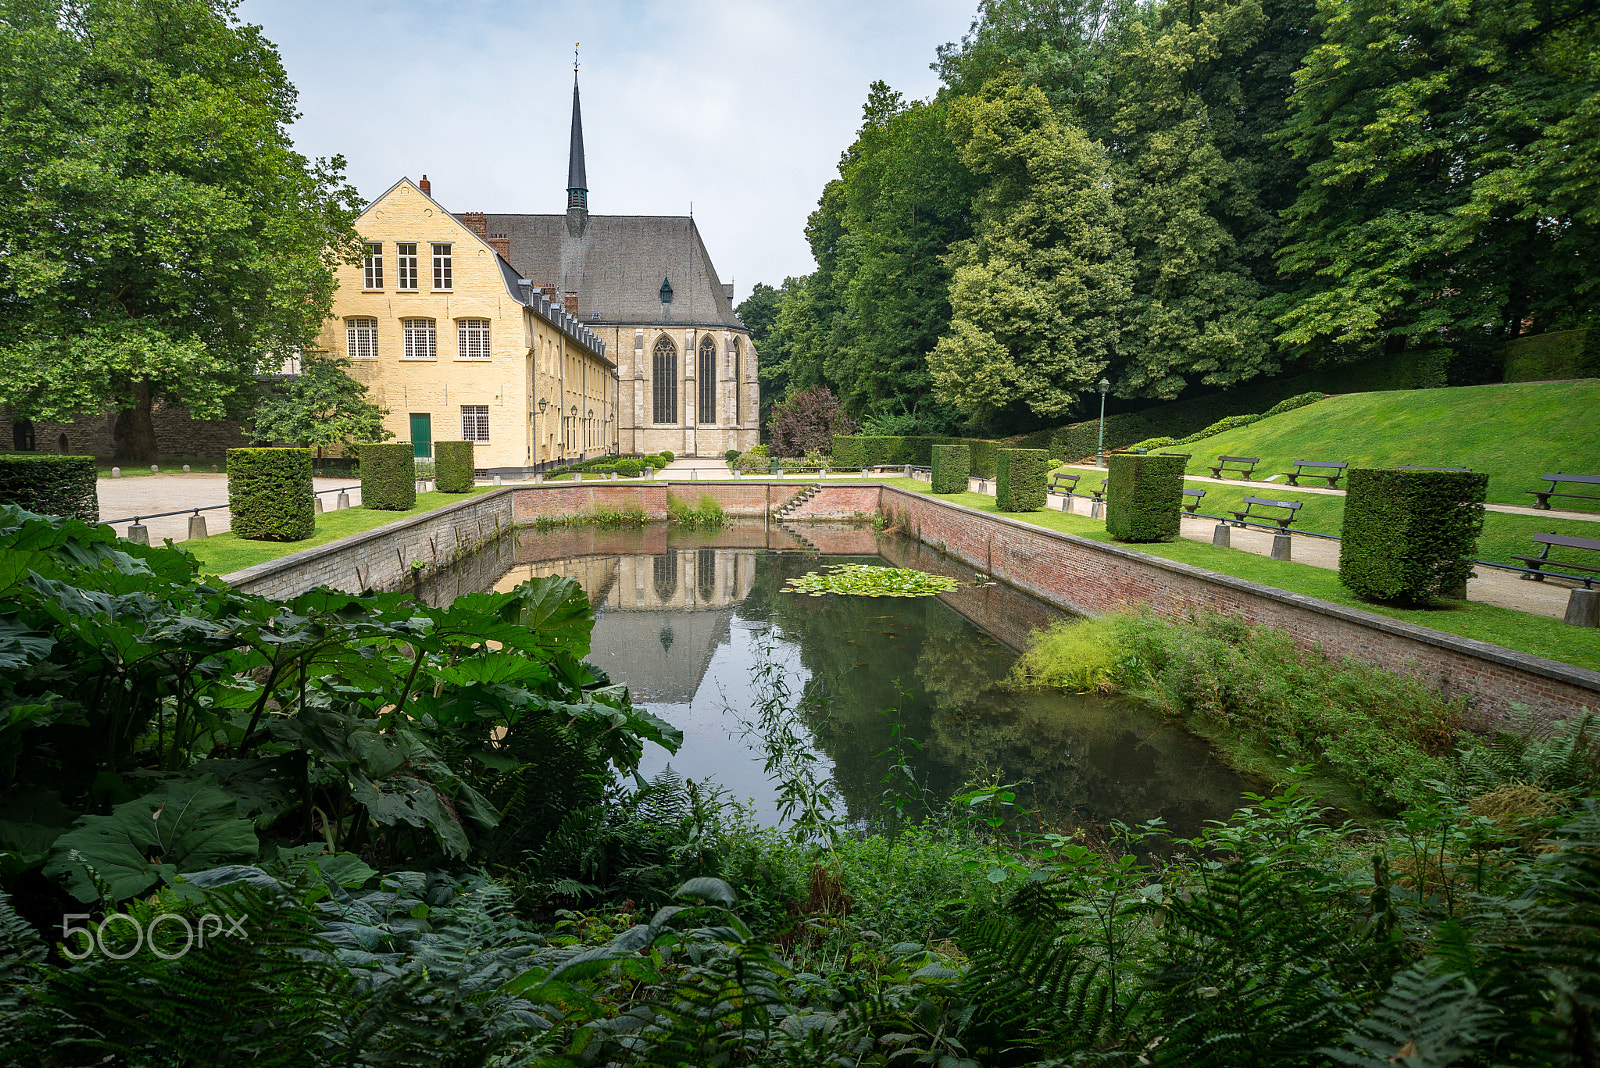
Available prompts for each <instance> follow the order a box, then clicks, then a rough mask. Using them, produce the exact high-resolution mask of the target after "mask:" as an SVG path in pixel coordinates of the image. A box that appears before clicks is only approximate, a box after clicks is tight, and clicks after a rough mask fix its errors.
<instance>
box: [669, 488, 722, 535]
mask: <svg viewBox="0 0 1600 1068" xmlns="http://www.w3.org/2000/svg"><path fill="white" fill-rule="evenodd" d="M667 517H668V519H670V520H671V521H672V522H674V523H681V524H683V525H684V526H690V527H720V526H722V524H723V523H724V522H726V521H727V516H726V514H725V513H724V512H723V510H722V505H720V504H718V503H717V501H716V498H714V497H712V496H711V495H710V494H709V493H702V494H701V495H700V500H699V502H698V503H696V504H693V505H691V504H690V503H689V502H688V501H686V500H684V499H683V498H682V497H678V496H674V495H673V494H671V493H669V494H667Z"/></svg>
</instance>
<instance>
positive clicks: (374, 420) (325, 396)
mask: <svg viewBox="0 0 1600 1068" xmlns="http://www.w3.org/2000/svg"><path fill="white" fill-rule="evenodd" d="M349 366H350V361H349V360H346V359H344V358H343V357H333V356H327V355H324V354H322V353H318V352H315V351H308V352H307V353H306V354H305V356H303V357H302V358H301V360H300V367H299V371H298V373H296V374H282V375H274V376H272V377H271V378H268V379H266V381H265V382H263V383H262V385H261V386H260V387H259V396H258V397H257V399H256V403H255V406H254V407H253V408H252V409H251V411H250V438H251V440H252V441H253V442H255V443H256V444H257V445H272V444H275V443H277V442H280V441H281V442H284V443H285V444H288V445H294V446H297V447H299V448H307V449H316V450H317V466H318V467H321V466H322V450H323V449H325V448H327V447H329V446H331V445H349V444H351V443H352V442H357V441H383V440H384V439H386V438H392V437H394V434H393V432H391V431H389V430H388V429H386V428H385V427H384V425H383V417H384V416H386V415H388V414H389V412H388V410H387V409H384V408H379V407H378V406H377V405H375V404H373V403H371V402H370V401H368V400H367V387H366V386H364V385H362V384H361V383H360V382H357V381H356V380H355V379H353V378H351V377H350V375H349V374H348V373H347V369H348V368H349Z"/></svg>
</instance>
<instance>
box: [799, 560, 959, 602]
mask: <svg viewBox="0 0 1600 1068" xmlns="http://www.w3.org/2000/svg"><path fill="white" fill-rule="evenodd" d="M828 572H829V574H826V575H824V574H823V573H822V572H820V571H810V572H807V573H806V574H804V575H801V576H800V577H799V578H792V579H790V580H789V588H788V589H785V590H784V591H783V592H784V593H809V594H810V595H811V596H813V597H821V596H822V595H823V594H825V593H842V594H849V595H853V596H856V597H932V596H933V595H934V594H936V593H949V592H950V591H951V590H957V589H960V588H961V584H960V583H959V582H957V581H956V580H955V579H953V578H947V577H946V576H944V575H930V574H928V572H926V571H916V570H914V569H912V568H909V567H873V566H872V565H870V564H830V565H829V566H828Z"/></svg>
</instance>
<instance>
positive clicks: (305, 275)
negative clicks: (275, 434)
mask: <svg viewBox="0 0 1600 1068" xmlns="http://www.w3.org/2000/svg"><path fill="white" fill-rule="evenodd" d="M235 6H236V5H235V4H234V3H233V2H232V0H137V2H134V0H104V2H96V3H72V2H67V0H6V2H5V3H3V4H0V114H3V115H4V120H3V121H0V184H3V187H4V192H3V194H0V248H4V249H5V250H6V269H5V270H4V271H3V272H0V323H3V326H4V329H3V336H4V339H5V340H4V342H3V344H0V402H3V403H5V404H7V405H9V406H10V407H11V409H12V410H13V411H15V412H18V413H19V414H23V415H27V416H30V417H31V418H33V419H35V420H42V419H70V418H76V417H80V416H82V417H87V416H90V415H95V414H98V413H100V412H103V411H105V410H106V409H107V408H108V407H111V406H116V407H117V408H118V409H119V412H118V415H117V420H116V426H115V435H116V455H117V458H119V459H123V460H130V461H132V460H137V461H139V462H142V463H149V462H151V461H153V460H154V459H155V447H156V441H155V432H154V426H153V424H152V422H151V414H150V413H151V404H152V401H153V400H155V399H165V400H170V401H174V402H178V403H182V404H185V405H187V406H188V407H189V410H190V411H191V412H192V413H193V414H194V415H195V416H196V417H199V418H215V417H220V416H221V415H223V414H224V411H225V410H230V409H231V410H233V411H235V412H237V411H239V410H241V409H245V408H247V407H248V406H249V402H250V401H251V400H252V399H253V395H254V392H255V391H254V388H253V387H254V382H255V378H254V376H255V375H256V374H257V373H258V372H259V373H275V372H277V371H278V370H279V367H280V365H281V364H282V363H283V360H284V358H285V356H286V355H288V354H298V353H300V352H302V351H304V350H306V349H307V348H309V347H310V346H311V345H312V343H313V342H314V341H315V339H316V337H317V335H318V333H319V332H320V331H321V329H322V327H323V324H324V322H325V320H326V319H327V315H328V311H329V308H330V307H331V305H332V301H333V292H334V279H333V266H334V264H335V263H336V262H338V261H339V260H340V259H341V258H345V257H350V256H353V255H355V253H356V251H357V250H358V247H359V246H358V245H357V243H356V242H357V237H356V234H355V231H354V229H353V226H354V222H355V218H356V215H357V214H358V213H359V212H360V210H361V203H362V202H361V198H360V196H359V194H358V193H357V191H356V190H355V189H353V188H352V187H350V186H348V185H346V184H345V182H344V177H343V170H344V161H343V159H342V158H340V157H337V156H335V157H333V158H332V159H327V160H308V159H306V158H305V157H304V156H302V155H300V154H299V153H298V152H296V151H294V146H293V142H292V139H291V138H290V135H289V127H290V125H291V124H292V123H293V122H294V120H295V119H296V118H298V114H297V112H296V111H295V90H294V87H293V86H292V85H290V83H289V80H288V78H287V77H286V76H285V74H284V71H283V67H282V65H281V63H280V61H279V58H278V53H277V51H276V49H275V48H274V47H273V46H272V44H271V43H270V42H268V41H266V40H265V39H264V38H263V37H262V36H261V33H260V31H259V29H258V28H257V27H254V26H249V25H247V24H245V23H243V22H241V21H240V20H239V18H238V17H237V15H236V14H235Z"/></svg>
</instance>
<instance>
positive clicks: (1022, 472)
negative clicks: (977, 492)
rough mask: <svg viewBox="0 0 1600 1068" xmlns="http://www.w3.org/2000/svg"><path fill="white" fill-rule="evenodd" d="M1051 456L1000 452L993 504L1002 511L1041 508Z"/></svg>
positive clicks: (1034, 451) (1027, 451)
mask: <svg viewBox="0 0 1600 1068" xmlns="http://www.w3.org/2000/svg"><path fill="white" fill-rule="evenodd" d="M1049 473H1050V454H1049V453H1048V452H1046V451H1045V450H1043V449H1001V450H1000V454H999V459H998V460H997V461H996V463H995V472H994V503H995V508H996V509H998V510H999V511H1002V512H1037V511H1038V510H1039V509H1041V508H1043V507H1044V498H1045V479H1046V476H1048V475H1049Z"/></svg>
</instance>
